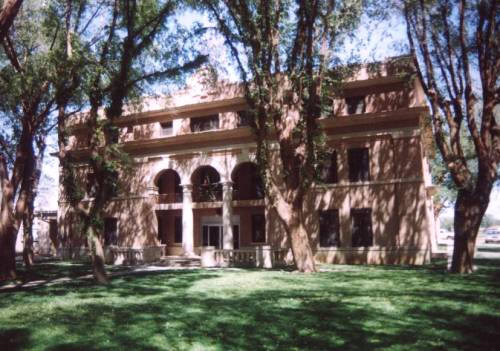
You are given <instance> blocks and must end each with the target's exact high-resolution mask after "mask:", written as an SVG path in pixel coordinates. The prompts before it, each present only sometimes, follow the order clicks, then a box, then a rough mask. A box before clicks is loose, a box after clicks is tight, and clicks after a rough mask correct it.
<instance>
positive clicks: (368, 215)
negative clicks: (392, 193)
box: [351, 208, 374, 247]
mask: <svg viewBox="0 0 500 351" xmlns="http://www.w3.org/2000/svg"><path fill="white" fill-rule="evenodd" d="M356 216H364V217H365V218H362V222H366V223H368V226H367V227H366V228H362V230H361V233H360V234H361V235H362V237H361V238H360V239H358V238H356V237H355V235H356V234H358V233H359V229H358V230H357V229H356V227H357V226H356V225H355V224H356V223H355V221H356ZM358 218H359V217H358ZM367 219H368V221H367ZM355 240H356V242H355ZM373 242H374V236H373V219H372V209H371V208H351V247H372V246H373Z"/></svg>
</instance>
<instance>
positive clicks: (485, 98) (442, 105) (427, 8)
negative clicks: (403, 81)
mask: <svg viewBox="0 0 500 351" xmlns="http://www.w3.org/2000/svg"><path fill="white" fill-rule="evenodd" d="M402 11H403V15H404V18H405V21H406V28H407V36H408V41H409V44H410V50H411V54H412V56H413V61H414V65H415V66H416V68H417V74H418V77H419V79H420V80H421V82H422V85H423V88H424V91H425V93H426V95H427V98H428V99H429V102H430V106H431V113H430V115H431V119H432V124H433V129H434V137H435V141H436V145H437V148H438V150H439V152H440V154H441V157H442V159H443V161H444V164H445V165H446V168H447V170H448V171H449V173H450V176H451V178H452V179H453V182H454V185H455V186H456V188H457V198H456V202H455V219H454V231H455V245H454V251H453V259H452V264H451V271H452V272H455V273H470V272H472V267H473V266H472V260H473V258H474V249H475V243H476V238H477V234H478V229H479V226H480V224H481V220H482V218H483V216H484V213H485V211H486V209H487V207H488V203H489V198H490V193H491V190H492V188H493V186H494V183H495V181H496V180H498V176H499V161H500V127H499V121H498V120H497V118H498V117H495V113H498V105H499V99H500V96H499V94H500V86H499V80H498V76H499V73H500V59H499V46H500V35H499V33H498V27H499V24H500V23H499V22H500V16H499V13H498V1H495V0H479V1H465V0H432V1H424V0H418V1H403V7H402ZM495 111H496V112H495ZM462 133H465V134H466V137H467V138H468V139H470V140H471V141H472V144H473V150H472V151H473V153H474V158H473V162H471V161H468V160H467V157H466V151H465V150H464V148H465V147H464V143H463V140H464V139H463V138H462V137H461V135H462Z"/></svg>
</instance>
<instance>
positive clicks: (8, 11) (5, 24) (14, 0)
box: [0, 0, 23, 42]
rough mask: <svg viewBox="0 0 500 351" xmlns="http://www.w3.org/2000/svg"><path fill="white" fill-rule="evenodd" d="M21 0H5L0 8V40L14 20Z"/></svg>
mask: <svg viewBox="0 0 500 351" xmlns="http://www.w3.org/2000/svg"><path fill="white" fill-rule="evenodd" d="M22 3H23V0H6V1H4V3H3V6H2V9H1V10H0V42H2V41H3V38H4V37H5V36H6V35H7V32H8V30H9V28H10V26H11V25H12V23H13V22H14V18H16V16H17V13H18V12H19V8H20V7H21V4H22Z"/></svg>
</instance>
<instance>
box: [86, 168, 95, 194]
mask: <svg viewBox="0 0 500 351" xmlns="http://www.w3.org/2000/svg"><path fill="white" fill-rule="evenodd" d="M96 187H97V184H96V177H95V173H93V172H89V173H87V196H88V197H94V196H95V193H96Z"/></svg>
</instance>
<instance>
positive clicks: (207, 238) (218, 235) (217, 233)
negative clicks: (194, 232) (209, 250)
mask: <svg viewBox="0 0 500 351" xmlns="http://www.w3.org/2000/svg"><path fill="white" fill-rule="evenodd" d="M202 230H203V246H214V247H215V248H216V249H220V248H222V227H221V226H219V225H204V226H203V229H202Z"/></svg>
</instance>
